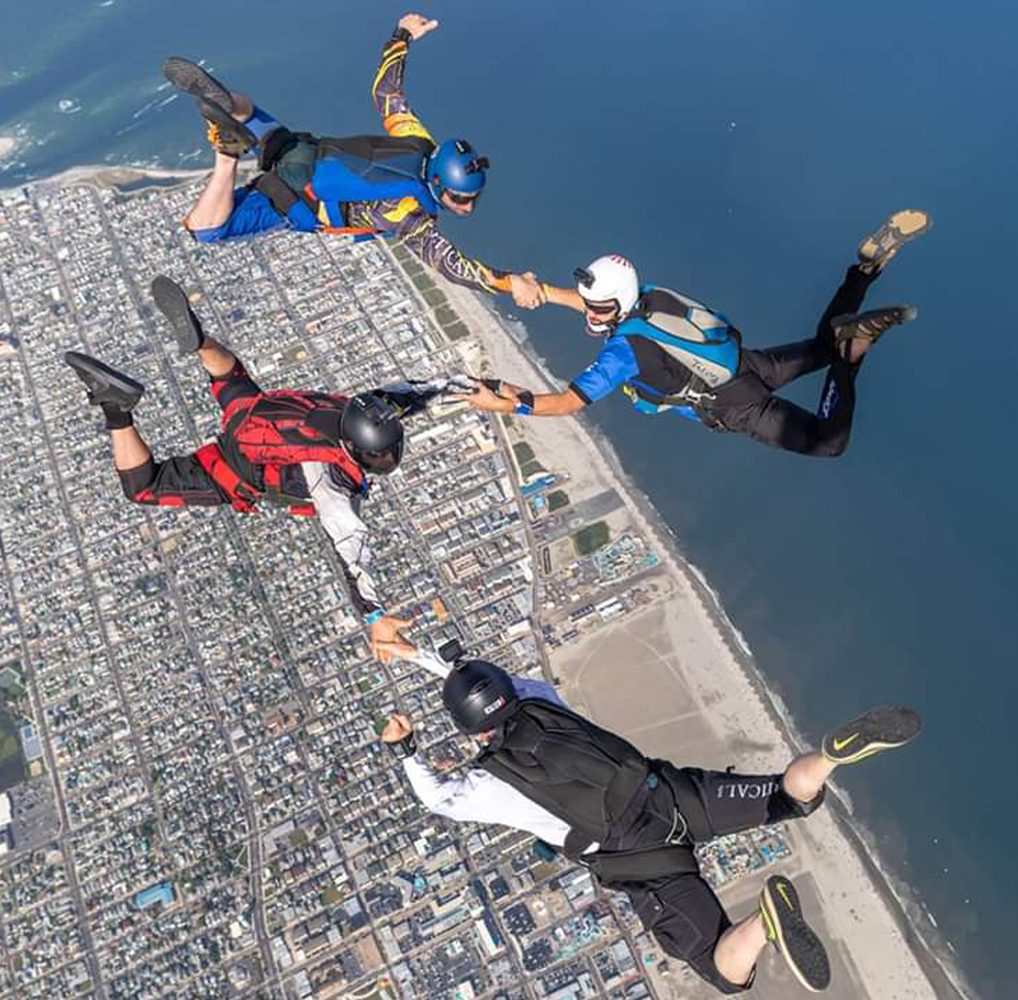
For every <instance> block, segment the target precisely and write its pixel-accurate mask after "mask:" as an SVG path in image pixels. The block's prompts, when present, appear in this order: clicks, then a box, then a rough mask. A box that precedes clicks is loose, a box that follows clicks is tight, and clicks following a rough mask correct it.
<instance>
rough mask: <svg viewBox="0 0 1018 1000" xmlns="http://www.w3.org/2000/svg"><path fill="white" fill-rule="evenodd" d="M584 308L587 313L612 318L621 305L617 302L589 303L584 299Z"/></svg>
mask: <svg viewBox="0 0 1018 1000" xmlns="http://www.w3.org/2000/svg"><path fill="white" fill-rule="evenodd" d="M583 308H584V310H585V311H586V312H589V313H593V314H594V315H595V316H610V315H611V314H612V313H613V312H617V311H618V308H619V304H618V303H617V302H615V301H612V302H588V301H587V300H586V299H584V300H583Z"/></svg>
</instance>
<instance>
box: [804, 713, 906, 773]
mask: <svg viewBox="0 0 1018 1000" xmlns="http://www.w3.org/2000/svg"><path fill="white" fill-rule="evenodd" d="M921 729H922V719H921V718H920V717H919V714H918V712H913V711H912V709H910V708H903V707H901V706H900V705H881V706H880V707H879V708H874V709H871V710H870V711H868V712H864V713H863V714H862V715H860V716H859V717H858V718H857V719H853V720H852V721H851V722H846V723H845V725H843V726H840V727H839V728H838V729H836V730H835V731H834V732H833V733H830V734H828V735H827V736H825V737H824V739H823V743H822V744H821V748H820V749H821V753H823V755H824V757H826V758H827V760H829V761H831V762H832V763H834V764H854V763H855V762H856V761H859V760H862V759H863V758H865V757H872V756H873V754H875V753H880V752H881V751H882V750H894V749H896V748H897V747H901V746H904V745H905V744H906V743H908V742H909V741H910V740H913V739H915V737H916V736H918V735H919V732H920V730H921Z"/></svg>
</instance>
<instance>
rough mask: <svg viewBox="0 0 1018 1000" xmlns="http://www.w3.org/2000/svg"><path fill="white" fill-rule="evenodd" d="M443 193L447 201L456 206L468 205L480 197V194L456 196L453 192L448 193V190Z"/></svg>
mask: <svg viewBox="0 0 1018 1000" xmlns="http://www.w3.org/2000/svg"><path fill="white" fill-rule="evenodd" d="M445 193H446V194H447V195H448V196H449V201H451V202H453V203H454V204H456V205H469V204H470V203H471V202H472V201H477V199H478V198H480V197H481V195H480V193H477V194H458V193H457V192H455V191H450V190H449V189H448V188H446V189H445Z"/></svg>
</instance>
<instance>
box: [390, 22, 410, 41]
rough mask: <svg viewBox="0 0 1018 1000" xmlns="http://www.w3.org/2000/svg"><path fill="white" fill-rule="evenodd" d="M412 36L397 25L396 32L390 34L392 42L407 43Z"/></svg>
mask: <svg viewBox="0 0 1018 1000" xmlns="http://www.w3.org/2000/svg"><path fill="white" fill-rule="evenodd" d="M413 37H414V36H413V35H411V34H410V32H409V31H408V30H407V29H406V28H401V27H399V26H398V25H397V26H396V30H395V31H394V32H393V33H392V40H393V41H394V42H409V41H411V40H412V39H413Z"/></svg>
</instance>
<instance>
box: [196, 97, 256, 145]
mask: <svg viewBox="0 0 1018 1000" xmlns="http://www.w3.org/2000/svg"><path fill="white" fill-rule="evenodd" d="M198 110H199V111H200V112H201V113H202V117H204V118H205V119H206V120H207V121H208V123H209V142H210V143H212V145H213V146H214V147H215V148H216V149H217V150H219V152H220V153H225V154H226V155H227V156H243V155H244V154H245V153H246V152H247V151H248V150H249V149H254V147H255V146H257V145H258V136H256V135H255V134H254V132H252V131H251V129H249V128H248V127H247V126H246V125H245V124H244V123H243V122H239V121H237V119H236V118H234V117H233V115H231V114H230V112H229V111H227V110H226V108H224V107H223V106H222V105H220V104H217V103H216V102H215V101H210V100H208V98H205V97H199V98H198Z"/></svg>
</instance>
